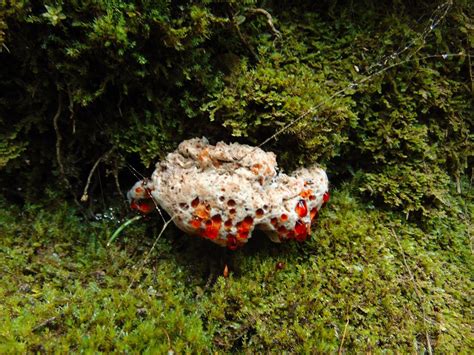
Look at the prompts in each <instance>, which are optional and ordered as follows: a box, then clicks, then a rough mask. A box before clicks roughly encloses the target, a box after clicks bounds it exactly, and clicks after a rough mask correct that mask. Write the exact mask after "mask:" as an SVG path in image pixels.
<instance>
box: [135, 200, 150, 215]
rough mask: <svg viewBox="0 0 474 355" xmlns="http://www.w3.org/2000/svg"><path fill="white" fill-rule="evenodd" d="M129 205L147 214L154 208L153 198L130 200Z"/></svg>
mask: <svg viewBox="0 0 474 355" xmlns="http://www.w3.org/2000/svg"><path fill="white" fill-rule="evenodd" d="M130 207H131V208H132V209H134V210H138V211H139V212H141V213H144V214H148V213H150V212H151V211H153V209H154V208H155V205H154V203H153V200H141V201H137V202H132V203H131V204H130Z"/></svg>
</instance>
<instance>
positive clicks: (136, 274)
mask: <svg viewBox="0 0 474 355" xmlns="http://www.w3.org/2000/svg"><path fill="white" fill-rule="evenodd" d="M175 217H176V215H173V216H172V217H171V218H170V219H169V220H167V221H166V222H165V224H164V225H163V227H162V228H161V231H160V233H159V234H158V236H157V237H156V238H155V241H154V242H153V245H152V246H151V248H150V250H148V252H147V253H146V255H145V257H144V258H143V259H142V262H141V263H140V265H139V266H138V270H137V272H136V273H135V274H134V275H133V276H132V280H131V282H130V284H129V285H128V287H127V290H126V291H125V294H124V296H126V295H127V294H128V293H129V292H130V290H131V289H132V286H133V284H134V282H135V281H136V280H137V279H138V276H139V274H140V272H141V271H142V268H143V267H144V266H145V264H146V262H147V261H148V259H149V257H150V255H151V253H152V252H153V250H155V247H156V245H157V244H158V241H159V240H160V238H161V236H162V235H163V233H164V232H165V230H166V228H167V227H168V225H169V224H170V223H171V222H172V221H173V219H174V218H175ZM122 300H123V298H122ZM122 302H123V301H121V302H120V304H119V307H118V308H120V307H121V305H122Z"/></svg>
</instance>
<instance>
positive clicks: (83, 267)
mask: <svg viewBox="0 0 474 355" xmlns="http://www.w3.org/2000/svg"><path fill="white" fill-rule="evenodd" d="M442 4H443V3H442V2H437V3H436V4H430V5H426V4H424V3H419V4H416V5H414V4H413V2H406V1H396V2H380V1H364V2H353V1H350V2H344V1H342V2H341V1H337V2H336V1H327V2H318V3H314V2H313V1H303V0H302V1H296V2H294V1H293V2H291V4H290V3H286V2H272V1H270V2H268V1H267V2H263V3H257V2H254V1H230V2H229V1H228V2H208V1H206V2H201V3H199V2H195V3H194V4H192V5H190V4H187V3H186V2H179V1H173V2H170V1H158V2H157V1H155V2H146V1H145V2H143V1H127V2H124V1H120V0H117V1H95V2H91V3H89V2H87V3H83V2H77V1H70V2H64V1H55V2H54V4H53V3H50V2H47V3H46V4H45V5H44V4H42V3H37V2H31V1H9V2H5V3H4V4H3V5H5V6H3V7H1V8H0V56H1V58H0V59H1V61H2V66H1V68H2V69H1V70H0V91H1V92H2V93H5V94H4V95H3V96H2V97H0V132H1V133H0V140H1V142H0V169H1V173H0V184H1V186H2V190H1V195H2V197H1V201H2V202H1V206H0V207H1V208H0V256H1V260H2V264H1V265H0V298H1V299H2V302H0V352H7V351H10V352H11V351H13V352H15V351H16V352H26V351H29V352H51V351H53V350H54V351H60V352H66V351H74V352H76V351H77V352H80V351H85V352H97V351H103V352H110V351H118V352H142V351H143V352H145V351H149V352H152V351H153V352H166V351H168V350H173V351H175V352H199V353H200V352H205V351H209V352H214V351H218V352H219V351H221V352H231V351H233V352H268V351H273V352H278V351H282V350H283V351H285V350H286V351H288V352H314V351H317V352H318V351H319V352H324V353H325V352H336V351H338V350H339V348H344V349H346V350H348V351H352V352H374V351H380V350H381V351H394V352H424V351H426V350H427V348H428V345H429V344H431V346H432V347H433V349H434V350H435V351H437V352H442V353H444V352H446V353H454V352H465V353H470V352H472V349H473V347H474V344H473V343H472V340H471V339H472V336H471V328H472V323H473V322H472V314H471V313H472V312H469V310H470V308H472V305H471V303H472V302H471V299H470V297H471V294H472V291H471V290H472V286H473V285H472V274H473V270H472V265H473V260H472V253H471V244H470V243H471V241H470V234H472V228H471V225H470V219H471V215H472V200H471V198H472V196H471V195H470V193H471V186H470V185H469V184H468V183H467V182H466V181H467V179H466V177H465V176H466V175H468V174H470V170H469V167H470V165H472V164H471V163H472V162H471V160H472V152H473V151H474V150H473V149H472V139H471V138H472V133H471V132H472V119H471V118H472V112H473V111H474V110H473V105H472V103H473V101H472V80H471V77H470V67H469V66H470V65H471V63H470V59H469V58H468V56H466V55H465V53H467V52H468V49H469V48H470V47H472V45H473V40H472V36H471V35H470V32H469V29H470V26H471V25H470V24H469V19H471V18H472V17H473V16H472V15H473V14H472V7H470V6H469V5H470V3H468V1H465V0H462V1H456V2H454V3H453V6H452V7H451V8H450V9H449V11H448V12H447V16H446V17H445V18H443V20H442V21H441V22H439V23H438V24H437V26H436V28H434V29H433V31H429V32H426V33H425V32H424V30H425V29H426V28H428V26H429V24H430V23H431V22H430V20H433V18H431V19H430V18H429V15H431V14H434V15H440V14H441V13H443V11H444V7H443V6H441V7H440V8H438V10H437V11H435V10H434V9H435V7H436V6H437V5H442ZM46 5H47V6H46ZM259 6H262V7H264V8H265V10H268V12H269V13H270V14H271V16H272V19H273V24H274V25H275V26H276V28H277V29H278V31H279V32H280V33H281V37H279V36H276V34H275V32H274V31H272V29H271V27H270V26H269V23H268V18H267V16H264V15H262V13H258V12H257V13H256V12H253V11H252V9H253V8H255V7H259ZM394 14H396V15H394ZM420 34H426V36H420ZM403 48H406V50H403V51H402V53H401V55H400V56H398V57H397V56H395V58H392V57H391V56H390V55H391V54H393V53H396V52H397V51H398V50H399V49H403ZM448 52H449V53H455V54H456V53H460V55H457V56H453V57H449V56H448V57H447V58H446V59H443V58H440V57H439V55H440V54H444V53H448ZM463 53H464V55H463ZM433 55H435V56H436V55H437V56H438V57H434V58H433V57H431V58H429V57H430V56H433ZM396 63H398V64H397V65H394V66H393V67H392V68H391V69H389V70H385V71H383V72H380V73H378V74H377V75H371V73H374V72H375V71H376V69H377V68H386V66H387V65H390V64H396ZM377 64H381V66H377ZM374 68H375V69H374ZM369 78H370V80H369ZM360 80H363V83H361V84H360V85H356V86H352V84H353V83H354V82H359V83H360ZM341 90H343V91H341ZM338 92H341V93H340V94H336V93H338ZM310 109H314V110H312V111H311V112H310V113H309V114H307V116H305V117H304V118H303V119H301V120H299V121H297V122H296V123H295V124H291V123H292V122H294V120H295V119H296V118H298V117H300V116H301V115H305V114H306V113H307V112H308V110H310ZM56 112H58V113H59V115H58V116H56ZM55 117H56V119H55ZM289 124H291V126H290V127H289V128H288V129H287V130H286V131H285V132H284V133H282V134H281V135H279V136H278V137H276V138H277V139H275V140H272V141H270V142H268V143H267V144H266V145H265V146H264V147H263V148H265V149H268V150H273V151H275V152H276V153H277V154H278V157H279V164H280V166H282V167H283V169H286V170H291V169H293V168H295V167H297V166H301V165H308V164H311V163H313V162H318V163H321V164H322V165H323V166H325V167H326V168H327V171H328V173H329V176H330V181H331V182H332V184H333V186H332V188H331V190H332V191H334V193H333V196H335V199H334V201H332V202H331V204H330V205H329V209H327V210H326V211H324V212H323V213H322V215H321V222H320V225H319V226H318V227H317V228H316V229H315V231H314V232H313V235H312V237H313V238H312V240H311V241H310V242H308V243H306V244H301V245H299V244H285V245H274V244H272V243H270V242H269V241H267V239H266V238H265V237H263V236H262V235H257V236H255V238H253V239H252V241H251V243H250V244H249V245H248V246H247V247H246V248H245V249H244V250H242V251H238V252H236V253H235V254H233V256H226V254H225V253H223V251H222V250H221V249H219V248H217V247H214V246H211V245H209V244H208V243H204V242H202V241H197V240H195V239H191V238H189V237H187V236H184V235H182V234H181V233H179V232H178V231H177V230H176V229H173V228H170V229H169V230H168V231H167V232H166V233H165V235H164V236H163V238H162V240H160V241H159V243H158V247H157V249H156V250H155V252H154V253H153V254H152V256H151V258H149V259H144V255H145V254H146V253H147V251H148V250H149V249H150V247H151V244H152V243H153V238H154V237H155V236H156V235H157V234H158V232H159V229H160V226H159V225H157V224H154V223H156V222H151V221H149V222H147V223H144V224H136V225H134V226H132V227H130V228H129V229H127V230H126V231H125V232H124V233H123V234H122V235H121V238H120V242H118V243H116V244H114V245H113V246H112V247H110V248H105V243H106V242H107V240H108V239H109V238H110V234H111V232H112V231H113V230H116V228H117V227H118V225H117V224H118V222H117V219H120V218H123V217H124V216H123V212H119V211H118V209H117V210H115V209H112V210H108V208H109V205H112V206H115V205H116V204H117V202H116V201H117V200H119V199H121V198H122V196H121V194H120V195H119V194H118V193H116V181H118V182H119V183H121V184H122V186H123V188H125V187H128V186H129V185H131V184H132V183H133V182H134V180H136V179H137V177H136V176H134V175H135V174H136V172H135V170H134V169H137V170H140V171H143V170H145V169H146V168H147V167H150V166H152V164H153V163H154V162H155V161H157V160H159V159H160V158H161V157H163V156H164V155H165V154H167V153H168V152H169V151H171V150H172V149H174V148H175V147H176V146H177V144H179V142H180V141H182V140H183V139H185V138H190V137H195V136H203V135H204V136H207V137H209V138H210V140H211V142H213V143H214V142H216V141H218V140H225V141H227V142H230V141H235V140H237V141H240V142H244V143H250V144H259V143H261V142H263V141H264V140H265V139H266V138H268V137H270V136H272V135H273V134H275V133H276V132H278V131H279V130H280V129H281V128H282V127H285V126H286V125H289ZM58 147H59V150H58ZM112 148H113V149H112ZM106 152H109V154H107V155H106V156H104V154H105V153H106ZM101 157H103V159H102V160H100V164H99V167H98V169H97V170H96V172H95V173H94V174H93V175H92V183H91V186H90V190H89V191H88V192H89V196H90V199H89V205H87V206H85V205H84V209H86V210H87V211H86V212H89V213H90V214H92V215H93V214H94V213H100V214H101V215H102V217H104V216H105V218H102V219H98V220H92V221H91V220H86V219H82V218H79V217H78V215H79V213H78V212H79V211H77V210H76V209H75V208H71V207H70V205H72V203H71V202H72V201H71V200H72V198H71V196H81V195H82V192H83V188H84V186H85V185H86V184H85V182H86V181H87V177H88V176H89V173H90V171H91V168H92V166H93V165H94V164H95V162H96V161H98V159H99V158H101ZM129 170H133V173H130V171H129ZM65 177H66V178H67V179H68V181H69V183H64V180H65ZM463 181H464V183H463ZM454 186H455V187H456V188H454ZM71 190H72V191H71ZM3 196H4V197H3ZM74 206H75V205H74ZM111 214H112V215H114V216H115V217H116V219H110V215H111ZM203 256H205V257H203ZM404 256H405V259H404ZM145 260H146V262H145ZM404 260H405V261H404ZM278 262H281V263H283V264H284V265H285V267H284V268H283V269H277V268H276V267H275V265H276V264H277V263H278ZM142 263H144V265H143V266H138V267H137V265H141V264H142ZM224 263H227V264H229V266H230V269H231V271H232V272H231V275H230V277H229V278H227V279H224V278H223V277H221V276H219V275H221V273H222V270H223V267H224ZM411 275H413V277H414V278H412V276H411ZM427 339H429V342H428V340H427ZM379 349H380V350H379Z"/></svg>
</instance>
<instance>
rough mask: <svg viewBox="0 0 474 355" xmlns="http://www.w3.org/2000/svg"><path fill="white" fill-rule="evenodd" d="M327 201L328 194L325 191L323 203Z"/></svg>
mask: <svg viewBox="0 0 474 355" xmlns="http://www.w3.org/2000/svg"><path fill="white" fill-rule="evenodd" d="M328 201H329V192H328V191H326V192H325V193H324V195H323V202H324V203H327V202H328Z"/></svg>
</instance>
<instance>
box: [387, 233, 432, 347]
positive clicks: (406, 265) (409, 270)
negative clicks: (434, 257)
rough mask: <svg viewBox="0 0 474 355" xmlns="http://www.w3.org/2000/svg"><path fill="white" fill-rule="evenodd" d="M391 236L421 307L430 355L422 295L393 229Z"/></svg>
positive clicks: (429, 342)
mask: <svg viewBox="0 0 474 355" xmlns="http://www.w3.org/2000/svg"><path fill="white" fill-rule="evenodd" d="M391 232H392V235H393V236H394V237H395V240H396V241H397V244H398V247H399V248H400V253H401V254H402V259H403V265H405V268H406V269H407V272H408V275H410V280H411V282H412V283H413V289H414V290H415V294H416V296H417V297H418V302H419V303H420V307H421V313H422V316H423V326H424V328H425V337H426V345H427V347H428V349H427V350H428V354H430V355H432V354H433V350H432V348H431V341H430V336H429V334H428V326H427V324H426V312H425V306H424V299H423V295H422V294H421V292H420V290H419V289H418V286H417V284H416V282H417V281H416V278H415V275H414V274H413V272H412V271H411V269H410V267H409V266H408V262H407V259H406V257H405V252H404V251H403V247H402V243H400V238H399V237H398V235H397V233H395V230H393V228H392V229H391Z"/></svg>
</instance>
